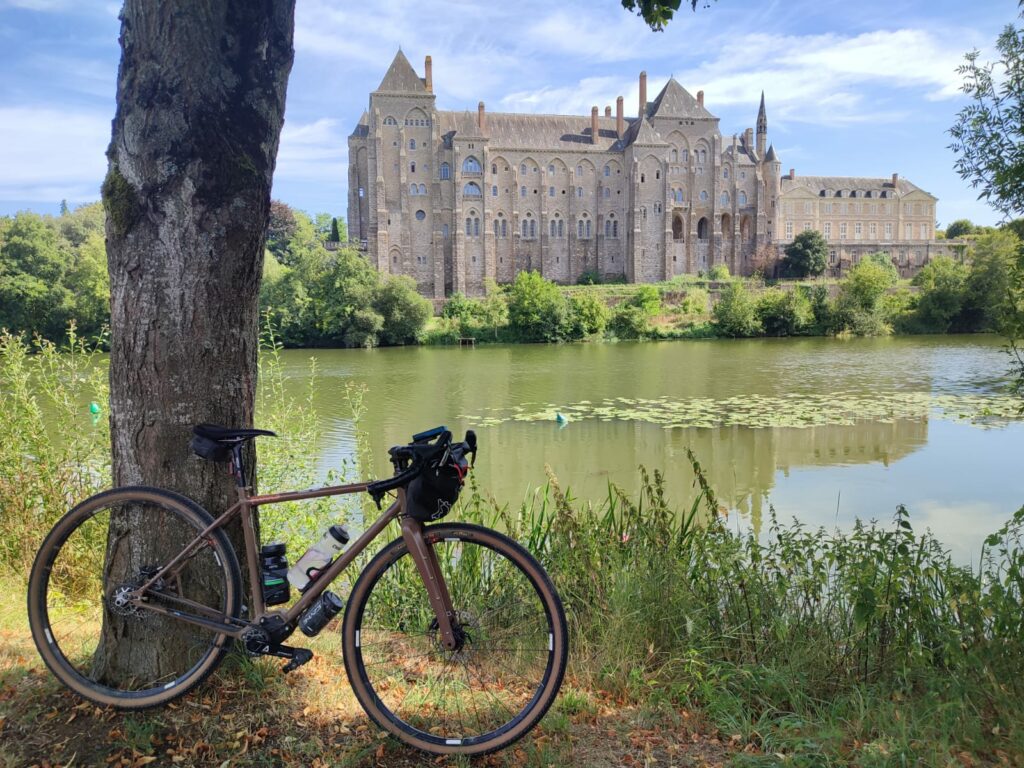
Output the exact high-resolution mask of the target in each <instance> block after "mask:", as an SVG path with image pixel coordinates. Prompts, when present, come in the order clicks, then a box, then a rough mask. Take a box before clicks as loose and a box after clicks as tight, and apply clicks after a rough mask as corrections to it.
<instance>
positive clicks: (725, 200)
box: [718, 192, 729, 205]
mask: <svg viewBox="0 0 1024 768" xmlns="http://www.w3.org/2000/svg"><path fill="white" fill-rule="evenodd" d="M718 200H719V202H720V203H721V204H722V205H728V204H729V193H728V192H723V193H722V196H721V197H720V198H718Z"/></svg>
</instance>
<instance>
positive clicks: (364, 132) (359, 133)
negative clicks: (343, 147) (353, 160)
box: [349, 109, 370, 138]
mask: <svg viewBox="0 0 1024 768" xmlns="http://www.w3.org/2000/svg"><path fill="white" fill-rule="evenodd" d="M369 135H370V116H369V115H368V114H367V112H366V110H365V109H364V110H363V116H362V117H360V118H359V122H358V123H356V127H355V128H353V129H352V133H351V134H350V135H349V137H350V138H351V137H353V136H354V137H356V138H364V137H366V136H369Z"/></svg>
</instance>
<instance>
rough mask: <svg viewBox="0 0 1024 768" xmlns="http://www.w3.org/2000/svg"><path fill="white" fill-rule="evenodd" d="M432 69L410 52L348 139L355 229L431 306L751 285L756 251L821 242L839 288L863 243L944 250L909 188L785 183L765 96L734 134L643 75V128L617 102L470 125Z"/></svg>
mask: <svg viewBox="0 0 1024 768" xmlns="http://www.w3.org/2000/svg"><path fill="white" fill-rule="evenodd" d="M424 67H425V73H424V75H425V76H424V77H422V78H421V77H419V76H418V75H417V74H416V72H415V71H414V70H413V68H412V66H411V65H410V63H409V61H408V59H406V57H405V55H404V54H403V53H402V52H401V51H399V52H398V54H397V55H396V56H395V58H394V61H393V62H392V63H391V66H390V67H389V69H388V71H387V74H385V76H384V79H383V80H382V81H381V83H380V86H379V87H378V88H377V90H375V91H374V92H373V93H371V94H370V104H369V109H368V110H367V111H366V112H364V113H363V116H362V117H361V119H360V120H359V123H358V125H357V126H356V129H355V131H354V132H353V133H352V135H351V136H350V137H349V179H348V188H349V199H348V222H349V224H348V227H349V236H350V238H351V239H352V240H354V241H356V242H358V243H359V245H360V247H361V248H363V249H364V250H365V251H366V252H367V256H368V258H369V259H370V261H371V263H373V264H374V265H375V266H376V267H377V269H379V270H380V271H381V272H385V273H391V274H402V275H409V276H411V277H412V278H414V279H415V280H416V283H417V285H418V286H419V289H420V291H421V292H422V293H423V294H424V295H426V296H429V297H432V298H435V299H441V298H444V297H445V296H446V295H450V294H451V293H453V292H455V291H459V292H462V293H466V294H470V295H474V294H479V293H481V292H482V291H483V286H484V281H485V280H486V279H488V278H490V279H493V280H496V281H497V282H500V283H504V282H510V281H511V280H512V279H513V278H514V276H515V274H516V273H517V272H520V271H522V270H537V271H539V272H540V273H541V274H543V275H544V276H545V277H547V278H548V279H551V280H554V281H556V282H560V283H573V282H576V281H577V280H578V279H579V278H580V276H581V275H583V274H584V273H587V272H593V273H597V274H599V275H600V276H601V277H602V278H605V279H607V278H622V277H624V278H625V279H626V280H627V281H629V282H654V281H658V280H666V279H669V278H671V277H673V276H675V275H679V274H684V273H697V272H700V271H706V270H707V269H709V268H710V267H711V266H713V265H715V264H720V263H724V264H726V265H727V266H728V267H729V270H730V272H731V273H733V274H750V273H751V272H753V270H754V268H755V256H756V255H757V254H758V253H761V254H763V253H765V252H766V249H770V250H774V249H775V248H777V247H778V243H779V242H781V241H785V242H789V241H790V240H792V237H793V235H794V233H795V232H798V231H800V230H802V229H808V228H816V229H819V231H824V234H825V235H826V237H827V238H830V248H832V250H831V252H830V257H831V258H832V260H833V263H832V265H831V267H832V269H831V270H830V271H832V272H834V273H837V274H838V273H839V272H840V271H841V269H842V265H843V262H844V258H845V259H846V261H847V262H853V261H855V260H856V259H857V258H859V250H858V249H857V248H854V247H852V246H853V244H854V242H855V241H856V242H858V244H862V245H863V246H865V247H867V246H869V245H875V244H879V243H881V242H882V240H883V233H884V235H885V236H886V237H887V236H889V235H894V236H895V237H896V238H898V237H900V236H901V235H902V234H905V233H909V234H912V235H914V239H915V240H917V239H918V237H919V236H920V237H921V238H923V237H924V235H925V234H927V236H928V237H927V240H929V241H931V240H933V238H934V234H933V232H932V224H933V222H934V203H935V198H934V197H932V196H931V195H928V194H927V193H924V192H922V191H921V190H918V189H917V188H916V187H914V186H913V185H912V184H909V183H908V182H905V181H902V182H901V181H899V180H898V179H897V178H896V177H895V176H894V177H893V179H892V181H891V182H890V181H889V180H888V179H886V180H879V179H841V178H833V179H824V178H818V177H808V178H807V179H803V178H801V179H798V178H797V177H796V175H795V173H793V172H791V173H790V175H789V176H788V177H785V178H784V177H782V175H781V162H780V161H779V159H778V157H777V156H776V153H775V150H774V148H773V147H771V146H770V145H769V144H768V120H767V116H766V112H765V105H764V97H763V95H762V98H761V106H760V111H759V112H758V115H757V123H756V129H753V128H748V129H746V130H745V131H744V132H743V133H742V134H738V135H733V136H731V137H723V136H722V134H721V132H720V131H719V126H718V123H719V119H718V118H717V117H715V116H714V115H713V114H711V113H710V112H709V111H708V110H707V109H706V108H705V106H704V94H703V91H698V93H697V95H696V97H694V96H693V95H691V94H690V93H689V92H688V91H687V90H686V89H685V88H683V87H682V86H681V85H680V84H679V83H678V82H676V81H675V80H674V79H670V80H669V81H668V83H667V84H666V85H665V87H664V88H663V89H662V90H661V92H660V93H658V94H657V96H655V98H654V100H653V101H650V102H649V101H648V100H647V75H646V73H644V72H641V73H640V98H639V104H638V105H637V106H638V114H637V115H636V116H635V117H632V116H631V117H627V116H626V115H625V114H624V107H623V99H622V97H621V96H620V97H618V99H617V101H616V109H615V114H614V115H613V114H612V110H611V107H610V106H609V107H605V109H604V113H603V114H602V113H601V112H600V111H599V109H598V107H596V106H595V107H594V108H593V109H592V110H591V114H590V116H589V117H586V116H574V115H532V114H509V113H493V112H492V113H488V112H487V111H486V110H485V107H484V104H483V102H480V104H479V105H478V107H477V111H476V112H475V113H472V112H469V111H462V112H459V111H441V110H438V109H437V106H436V103H435V102H436V97H435V95H434V92H433V83H432V74H431V60H430V57H429V56H428V57H427V58H426V61H425V64H424ZM831 196H835V197H840V196H842V197H841V200H842V201H841V202H839V201H833V200H832V197H831ZM904 197H906V198H907V201H908V202H907V203H903V204H902V205H901V203H902V201H903V198H904ZM854 199H856V200H857V202H856V203H854V202H853V200H854ZM905 205H910V206H911V209H910V210H911V211H914V213H913V214H908V215H907V216H905V215H904V210H905V208H904V206H905ZM850 206H854V208H851V207H850ZM914 206H917V208H915V207H914ZM854 209H855V210H856V212H852V211H853V210H854ZM869 217H876V219H877V220H875V223H871V221H872V219H870V218H869ZM877 217H883V218H884V221H883V220H882V218H877ZM925 224H927V225H928V229H927V232H926V230H925V228H924V226H925ZM906 226H912V229H911V230H907V229H905V227H906ZM887 227H895V229H889V228H887ZM875 235H877V236H878V237H877V239H876V238H875ZM832 240H834V241H835V247H834V248H833V247H832ZM843 240H848V241H849V242H848V243H843V242H842V241H843ZM869 240H870V241H873V242H869ZM919 244H920V241H919ZM847 246H849V247H847ZM770 250H768V251H767V252H770ZM873 250H883V248H879V247H875V248H873ZM889 250H892V249H889ZM893 256H894V259H895V258H896V254H895V253H893Z"/></svg>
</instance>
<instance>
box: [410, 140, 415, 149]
mask: <svg viewBox="0 0 1024 768" xmlns="http://www.w3.org/2000/svg"><path fill="white" fill-rule="evenodd" d="M409 149H416V139H409Z"/></svg>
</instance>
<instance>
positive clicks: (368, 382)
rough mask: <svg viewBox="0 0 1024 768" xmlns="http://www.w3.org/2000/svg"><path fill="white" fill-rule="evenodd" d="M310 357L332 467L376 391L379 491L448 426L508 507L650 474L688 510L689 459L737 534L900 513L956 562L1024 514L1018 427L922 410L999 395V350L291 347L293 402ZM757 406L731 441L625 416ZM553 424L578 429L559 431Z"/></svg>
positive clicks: (714, 430)
mask: <svg viewBox="0 0 1024 768" xmlns="http://www.w3.org/2000/svg"><path fill="white" fill-rule="evenodd" d="M311 355H315V356H316V358H317V360H318V369H319V370H318V377H319V384H320V386H319V390H318V396H317V399H316V401H315V404H314V407H315V408H316V411H317V416H318V418H319V419H320V423H321V424H322V425H323V427H324V437H323V440H322V445H320V446H319V451H320V456H321V466H322V467H323V468H324V469H325V470H326V468H328V467H331V466H336V465H337V464H339V463H340V461H341V459H342V458H350V457H352V454H353V445H354V437H353V425H352V423H351V421H350V420H349V419H348V418H347V413H346V410H347V408H346V405H345V398H344V391H345V384H346V382H357V383H362V384H364V385H365V386H366V396H365V405H366V408H367V411H366V415H365V419H364V422H363V424H362V426H363V428H364V429H366V430H367V431H368V432H369V434H370V440H371V447H372V449H373V453H374V456H375V461H376V467H375V469H376V472H377V474H378V476H381V475H383V474H385V473H388V472H389V465H388V464H387V454H386V449H387V447H388V446H390V445H393V444H397V443H400V442H405V441H407V440H408V438H409V435H410V434H411V433H412V432H414V431H418V430H420V429H424V428H427V427H431V426H434V425H436V424H446V425H448V426H449V427H450V428H451V429H452V430H453V431H455V432H456V434H457V435H459V436H461V434H462V431H463V430H465V429H466V428H476V430H477V434H478V436H479V440H480V446H481V450H480V456H479V459H478V462H477V477H478V480H479V482H480V485H481V486H482V488H483V489H484V490H486V491H488V492H490V493H491V494H493V496H494V497H495V498H496V499H498V500H499V501H501V502H510V503H513V504H516V503H518V502H519V501H520V500H522V498H523V497H524V495H525V494H526V493H528V492H529V491H530V489H532V488H535V487H536V486H538V485H540V484H542V483H543V482H544V479H545V465H548V466H550V467H551V469H552V470H553V471H554V472H555V474H556V475H557V476H558V478H559V480H560V482H561V483H562V485H563V486H564V487H570V488H571V489H572V492H573V493H574V494H575V495H576V496H579V497H584V498H593V499H601V498H603V497H604V496H605V495H606V491H607V484H608V482H609V481H611V482H614V483H616V484H618V485H620V486H622V487H623V488H625V489H627V490H630V491H635V490H636V488H637V485H638V473H637V467H638V466H639V465H644V466H646V467H648V468H649V469H660V470H662V471H664V473H665V476H666V478H667V485H668V488H669V493H670V497H671V498H672V499H673V500H677V501H678V503H679V506H680V507H683V506H688V505H689V501H690V500H691V499H692V498H693V490H692V482H693V475H692V472H691V471H690V469H689V466H688V462H687V459H686V448H687V447H690V448H692V449H693V450H694V451H695V453H696V454H697V456H698V458H699V460H700V461H701V463H702V464H703V465H704V467H705V468H706V470H707V471H708V474H709V476H710V479H711V482H712V484H713V485H714V487H715V489H716V490H717V491H718V493H719V495H720V497H721V500H722V501H723V502H724V503H725V504H727V505H729V506H730V507H731V508H732V509H733V510H735V512H736V513H737V514H736V515H735V516H734V520H736V521H737V524H750V525H753V526H754V527H756V528H758V529H760V528H761V526H762V525H763V523H764V521H766V519H767V515H768V509H769V505H773V506H774V507H775V509H776V511H777V512H778V513H779V515H780V516H782V517H784V518H788V517H796V518H799V519H800V520H802V521H804V522H807V523H809V524H814V525H818V524H821V525H826V526H833V525H836V524H839V525H842V526H845V525H849V524H850V523H851V522H852V521H853V519H854V518H855V517H861V518H878V519H888V518H889V517H890V516H891V515H892V513H893V511H894V510H895V508H896V505H897V504H900V503H903V504H906V505H907V506H908V507H910V509H911V513H912V515H913V517H912V519H914V520H916V523H917V526H918V527H923V526H925V525H927V526H929V527H931V528H932V530H934V531H935V532H936V533H937V534H938V535H939V536H940V538H942V539H943V541H945V542H946V543H947V544H948V545H949V546H950V547H951V548H952V549H953V550H954V552H955V554H956V555H957V557H958V559H961V560H964V561H969V560H971V559H972V558H973V557H976V555H977V552H978V551H979V549H980V546H981V541H982V540H983V538H984V536H985V535H986V534H987V533H989V532H991V531H992V530H995V529H996V528H997V527H998V526H999V525H1001V523H1002V522H1003V521H1004V520H1005V519H1006V518H1007V517H1008V516H1009V515H1010V514H1011V513H1012V512H1013V511H1014V510H1015V509H1017V508H1018V507H1019V506H1020V505H1021V504H1022V503H1024V472H1022V463H1024V424H1022V423H1019V422H1014V423H1006V422H1005V421H1004V422H1002V423H995V424H989V425H988V426H986V427H984V428H982V427H979V426H977V425H975V424H972V423H970V422H967V421H963V420H958V419H956V418H953V417H951V416H949V415H946V416H943V415H941V411H940V410H939V409H937V408H931V409H929V407H928V405H927V402H928V398H927V396H928V395H931V396H932V397H939V399H941V396H946V395H953V396H956V397H968V398H969V397H970V396H971V395H976V394H988V393H992V392H995V391H996V387H997V386H998V379H999V377H1000V376H1001V375H1002V374H1003V372H1004V371H1005V369H1006V365H1007V359H1006V356H1005V355H1004V354H1002V352H1001V351H1000V349H999V343H998V340H996V339H992V338H983V337H929V338H900V339H857V340H849V341H840V340H835V339H801V340H752V341H709V342H692V343H691V342H664V343H637V344H631V343H620V344H590V345H567V346H545V345H516V346H499V347H491V346H486V347H480V348H477V349H456V348H403V349H384V350H369V351H366V350H317V351H316V352H315V353H311V352H310V351H306V350H291V351H288V352H286V353H284V363H285V369H286V374H287V375H288V376H289V377H290V386H292V387H294V388H295V390H294V391H295V392H296V393H298V392H299V390H300V388H301V387H302V386H303V384H304V383H306V380H307V379H308V376H309V364H308V360H309V357H310V356H311ZM915 397H916V398H917V400H921V399H922V398H924V402H925V405H924V406H922V407H918V408H916V409H915V408H910V409H909V411H908V409H907V408H906V407H902V406H901V407H898V408H896V409H895V410H894V411H892V412H887V413H883V414H879V413H878V412H877V409H872V408H868V407H867V406H866V405H865V404H870V403H871V402H872V399H873V398H875V399H878V400H879V401H881V402H882V403H883V410H884V409H886V408H889V406H888V405H885V403H886V402H888V400H887V399H891V398H896V399H900V398H902V400H900V402H903V400H906V399H907V398H915ZM622 398H624V399H625V400H621V399H622ZM732 398H736V399H732ZM730 399H732V400H730ZM726 400H729V402H728V403H723V402H722V401H726ZM747 401H749V402H753V403H755V408H754V410H755V411H763V413H762V415H761V416H758V415H755V416H753V417H749V418H747V417H744V418H743V419H740V421H741V423H740V424H733V425H731V426H712V427H700V426H687V427H680V426H674V427H673V426H668V427H667V426H666V425H665V424H662V423H651V422H650V421H645V420H643V418H644V417H643V414H642V413H641V412H640V411H635V410H632V406H633V404H636V403H638V402H639V403H646V404H647V406H645V407H646V409H647V411H650V408H651V406H650V403H652V402H653V403H654V404H655V405H654V408H655V411H657V409H658V408H663V407H665V404H666V403H668V404H670V405H671V404H679V403H682V404H691V405H692V404H694V403H697V404H698V406H699V409H701V408H703V409H712V410H714V409H717V410H718V412H719V414H720V416H721V413H722V412H725V413H726V414H728V412H729V411H730V409H733V408H739V406H738V405H737V404H738V403H742V402H747ZM915 402H916V401H915ZM609 403H611V404H612V405H613V406H615V407H613V408H610V409H609V408H608V407H606V408H605V410H604V411H603V412H599V413H591V412H590V411H592V410H593V409H595V408H598V407H599V406H602V405H604V406H608V404H609ZM844 403H845V404H847V405H846V406H845V407H846V409H847V410H848V411H852V412H853V414H854V415H853V417H852V418H851V417H850V415H849V414H847V417H845V418H842V419H835V421H839V422H842V423H826V424H817V425H816V426H810V427H802V428H801V427H793V426H764V425H763V424H764V423H765V422H766V421H767V422H769V423H774V422H775V421H781V422H782V423H790V422H791V419H787V418H786V413H789V412H793V413H795V414H796V415H797V416H800V417H801V418H808V419H809V420H810V421H812V422H813V421H821V420H822V418H821V417H820V415H819V416H818V417H815V415H814V414H815V413H818V414H820V413H821V412H822V411H823V409H826V408H828V407H831V406H833V405H835V404H839V405H842V404H844ZM556 410H558V411H566V412H568V413H569V414H570V421H569V423H568V424H567V425H566V426H565V427H563V428H560V427H559V425H558V424H557V423H556V422H555V421H554V420H553V418H552V416H553V414H554V411H556ZM641 410H642V409H641ZM953 410H955V408H954V409H953ZM783 412H786V413H783ZM861 412H863V413H870V414H871V415H862V413H861ZM948 412H949V409H948V408H947V414H948ZM517 415H518V417H519V420H517V419H516V418H515V417H516V416H517ZM791 415H792V414H791ZM602 416H603V418H601V417H602ZM777 416H778V417H781V418H780V419H776V417H777ZM830 419H831V417H825V418H824V420H825V421H829V420H830ZM698 421H699V419H698ZM691 422H692V420H691ZM481 424H483V426H480V425H481ZM750 424H753V426H751V425H750Z"/></svg>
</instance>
